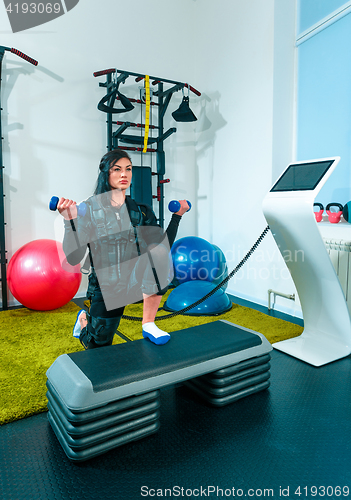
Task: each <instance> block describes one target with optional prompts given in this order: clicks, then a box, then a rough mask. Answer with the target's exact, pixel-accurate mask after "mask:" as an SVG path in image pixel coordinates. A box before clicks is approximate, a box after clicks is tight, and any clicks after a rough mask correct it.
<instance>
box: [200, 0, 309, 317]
mask: <svg viewBox="0 0 351 500" xmlns="http://www.w3.org/2000/svg"><path fill="white" fill-rule="evenodd" d="M201 5H202V7H203V8H204V9H205V10H206V12H207V22H206V23H198V25H197V27H198V37H197V43H196V47H197V50H198V55H199V54H200V53H201V51H202V53H203V54H206V57H207V64H205V63H204V61H203V59H202V64H198V66H197V80H198V81H200V82H201V85H202V87H201V88H202V91H203V92H204V94H203V101H204V104H203V105H204V108H202V110H205V112H206V115H207V118H208V120H209V121H210V122H211V123H212V126H211V127H210V128H208V129H206V130H205V131H204V132H203V131H201V124H200V123H199V124H198V125H197V129H196V130H197V132H196V168H197V175H196V180H197V186H196V188H197V195H198V197H197V199H198V205H197V208H198V217H197V224H198V226H197V230H198V234H199V236H202V237H204V238H207V239H209V240H210V241H211V242H213V243H215V244H216V245H218V246H219V247H220V248H221V249H222V250H223V251H224V253H225V255H226V257H227V261H228V267H229V269H230V270H231V269H233V268H234V267H235V266H236V265H237V264H238V262H239V261H240V259H241V258H242V257H243V255H245V254H246V252H247V251H248V250H249V249H250V248H251V246H252V245H253V243H254V242H255V241H256V239H257V238H258V236H259V235H260V233H261V232H262V231H263V229H264V228H265V226H266V221H265V219H264V216H263V214H262V209H261V204H262V200H263V198H264V196H265V195H266V193H267V192H268V190H269V189H270V187H271V185H272V183H273V181H274V180H276V179H277V177H278V176H279V175H280V173H281V172H282V171H283V170H284V168H285V167H286V166H287V164H288V163H289V162H290V161H291V160H292V159H293V155H294V143H293V138H294V133H293V132H294V89H295V86H294V78H295V77H294V65H295V61H294V58H295V48H294V45H295V43H294V41H295V1H294V0H288V1H284V2H281V1H279V0H277V1H274V0H271V1H262V0H250V1H249V2H242V1H231V2H220V8H218V2H212V1H210V0H209V1H207V2H205V1H202V2H201ZM199 59H200V57H199ZM207 125H208V122H207ZM269 288H272V289H274V290H277V291H280V292H283V293H288V294H290V293H291V294H292V293H296V290H295V287H294V284H293V282H292V280H291V278H290V275H289V273H288V272H287V268H286V266H285V263H284V262H283V260H282V258H281V256H280V253H279V251H278V248H277V246H276V244H275V242H274V240H273V238H272V236H271V235H270V234H269V235H268V236H267V237H266V239H265V240H264V242H263V243H262V244H261V245H260V247H259V249H258V250H257V251H256V253H255V254H254V255H253V256H252V257H251V259H250V260H249V262H248V263H247V264H246V265H245V267H243V269H242V270H241V271H240V272H239V273H238V275H237V277H236V278H233V279H232V280H231V281H230V282H229V285H228V289H227V291H228V292H229V293H232V294H234V295H238V296H240V297H244V298H247V299H249V300H253V301H254V302H258V303H263V304H267V299H268V292H267V291H268V289H269ZM276 306H277V308H280V309H282V310H287V311H289V312H292V313H293V314H295V313H296V314H299V311H300V306H299V305H298V303H297V304H294V303H291V302H289V301H287V300H286V299H280V298H277V303H276Z"/></svg>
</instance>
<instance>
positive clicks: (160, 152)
mask: <svg viewBox="0 0 351 500" xmlns="http://www.w3.org/2000/svg"><path fill="white" fill-rule="evenodd" d="M158 93H159V97H158V136H159V137H162V136H163V95H162V94H163V83H162V82H159V83H158ZM165 167H166V166H165V152H164V149H163V141H162V140H161V141H157V181H158V182H157V186H158V188H159V202H158V219H159V221H158V222H159V224H160V226H161V227H162V228H163V227H164V199H163V198H164V194H163V184H162V183H161V181H162V180H163V176H164V175H165V170H166V169H165Z"/></svg>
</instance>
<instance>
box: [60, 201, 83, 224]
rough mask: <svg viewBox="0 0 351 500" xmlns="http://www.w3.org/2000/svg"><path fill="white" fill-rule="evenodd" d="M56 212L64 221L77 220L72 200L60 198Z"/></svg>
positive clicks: (74, 204)
mask: <svg viewBox="0 0 351 500" xmlns="http://www.w3.org/2000/svg"><path fill="white" fill-rule="evenodd" d="M57 210H58V211H59V212H60V214H61V215H62V216H63V217H64V218H65V219H66V220H72V219H76V218H77V214H78V209H77V204H76V202H75V201H73V200H68V199H66V198H60V199H59V201H58V203H57Z"/></svg>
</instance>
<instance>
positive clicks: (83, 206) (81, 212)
mask: <svg viewBox="0 0 351 500" xmlns="http://www.w3.org/2000/svg"><path fill="white" fill-rule="evenodd" d="M58 202H59V198H58V197H57V196H53V197H52V198H51V200H50V203H49V208H50V210H52V211H53V212H55V210H56V209H57V204H58ZM77 211H78V215H79V216H80V217H84V215H85V214H86V211H87V206H86V204H85V203H81V204H80V205H77Z"/></svg>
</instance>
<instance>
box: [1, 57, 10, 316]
mask: <svg viewBox="0 0 351 500" xmlns="http://www.w3.org/2000/svg"><path fill="white" fill-rule="evenodd" d="M4 54H5V49H4V48H2V49H0V267H1V295H2V308H3V310H6V309H8V302H7V275H6V263H7V259H6V247H5V203H4V165H3V154H2V141H3V137H2V126H1V111H2V106H1V79H2V60H3V57H4Z"/></svg>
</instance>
